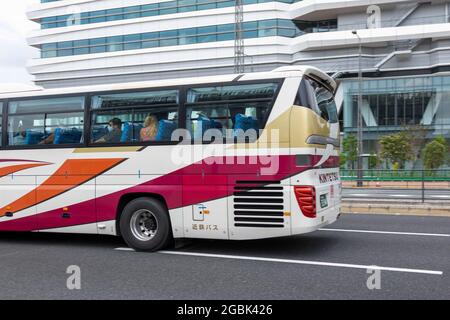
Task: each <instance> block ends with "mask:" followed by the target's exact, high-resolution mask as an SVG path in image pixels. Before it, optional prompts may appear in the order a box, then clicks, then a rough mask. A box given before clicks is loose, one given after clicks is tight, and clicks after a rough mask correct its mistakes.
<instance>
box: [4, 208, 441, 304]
mask: <svg viewBox="0 0 450 320" xmlns="http://www.w3.org/2000/svg"><path fill="white" fill-rule="evenodd" d="M330 228H332V229H330ZM361 231H369V232H361ZM449 248H450V218H441V217H426V218H425V217H404V216H371V215H343V217H342V218H341V219H340V220H339V221H338V222H337V223H335V224H333V225H332V226H329V227H328V229H326V230H321V231H317V232H314V233H311V234H307V235H302V236H295V237H288V238H279V239H267V240H258V241H245V242H230V241H212V240H193V241H184V242H182V243H180V244H178V248H176V249H173V250H170V251H168V252H159V253H140V252H134V251H129V250H127V249H126V247H125V245H124V243H123V242H122V241H121V240H120V239H119V238H115V237H101V236H86V235H55V234H11V233H3V234H0V267H1V271H2V272H0V288H1V289H0V299H1V300H4V299H450V277H449V275H450V250H449ZM71 265H76V266H79V267H80V270H81V290H69V289H67V286H66V282H67V278H68V277H69V275H68V274H66V270H67V268H68V266H71ZM373 265H376V266H378V267H379V268H381V271H380V280H381V282H380V285H381V288H380V289H373V290H369V289H368V287H367V284H366V283H367V279H368V277H369V276H371V274H368V273H367V267H368V266H373ZM372 283H375V282H372Z"/></svg>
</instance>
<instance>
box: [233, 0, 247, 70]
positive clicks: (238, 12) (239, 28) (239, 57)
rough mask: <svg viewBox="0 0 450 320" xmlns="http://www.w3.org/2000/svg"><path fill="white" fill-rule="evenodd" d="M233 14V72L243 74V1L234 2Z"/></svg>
mask: <svg viewBox="0 0 450 320" xmlns="http://www.w3.org/2000/svg"><path fill="white" fill-rule="evenodd" d="M235 1H236V3H235V10H234V11H235V13H234V20H235V25H234V72H235V73H236V74H237V73H244V72H245V53H244V50H245V47H244V6H243V0H235Z"/></svg>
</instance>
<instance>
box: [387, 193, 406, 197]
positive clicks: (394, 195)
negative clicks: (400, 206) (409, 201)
mask: <svg viewBox="0 0 450 320" xmlns="http://www.w3.org/2000/svg"><path fill="white" fill-rule="evenodd" d="M391 197H410V195H407V194H391Z"/></svg>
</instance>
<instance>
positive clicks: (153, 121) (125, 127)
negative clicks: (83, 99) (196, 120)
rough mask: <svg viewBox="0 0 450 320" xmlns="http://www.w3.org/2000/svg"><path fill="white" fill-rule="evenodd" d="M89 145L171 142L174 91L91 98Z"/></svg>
mask: <svg viewBox="0 0 450 320" xmlns="http://www.w3.org/2000/svg"><path fill="white" fill-rule="evenodd" d="M92 109H93V111H92V124H91V142H92V143H96V144H97V143H138V142H151V141H171V138H172V132H173V131H175V129H177V128H178V90H163V91H150V92H131V93H120V94H106V95H99V96H94V97H93V99H92Z"/></svg>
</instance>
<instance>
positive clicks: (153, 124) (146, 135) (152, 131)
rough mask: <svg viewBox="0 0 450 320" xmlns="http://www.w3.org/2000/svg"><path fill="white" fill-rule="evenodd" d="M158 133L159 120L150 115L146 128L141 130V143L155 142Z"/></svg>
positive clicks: (145, 123) (147, 118)
mask: <svg viewBox="0 0 450 320" xmlns="http://www.w3.org/2000/svg"><path fill="white" fill-rule="evenodd" d="M157 132H158V119H157V118H156V117H155V116H152V115H149V116H147V117H146V118H145V120H144V127H143V128H142V129H141V133H140V136H141V141H153V140H155V138H156V133H157Z"/></svg>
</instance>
